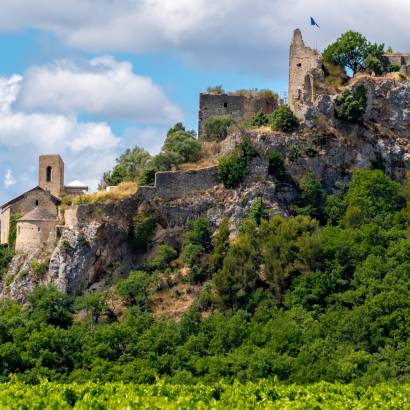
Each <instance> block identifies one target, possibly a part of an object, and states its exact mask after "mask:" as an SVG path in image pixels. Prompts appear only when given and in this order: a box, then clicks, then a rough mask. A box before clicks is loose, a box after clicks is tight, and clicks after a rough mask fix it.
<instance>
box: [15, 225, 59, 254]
mask: <svg viewBox="0 0 410 410" xmlns="http://www.w3.org/2000/svg"><path fill="white" fill-rule="evenodd" d="M56 224H57V222H56V221H24V222H18V223H17V238H16V252H18V253H26V252H32V251H35V250H38V249H39V248H41V246H42V245H44V244H45V243H46V242H47V241H48V239H49V237H50V232H51V231H52V230H53V229H54V228H55V226H56Z"/></svg>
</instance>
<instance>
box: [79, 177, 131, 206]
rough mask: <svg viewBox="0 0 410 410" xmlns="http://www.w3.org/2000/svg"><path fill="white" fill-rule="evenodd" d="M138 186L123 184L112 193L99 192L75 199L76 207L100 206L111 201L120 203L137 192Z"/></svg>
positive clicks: (128, 183)
mask: <svg viewBox="0 0 410 410" xmlns="http://www.w3.org/2000/svg"><path fill="white" fill-rule="evenodd" d="M137 189H138V184H136V183H135V182H121V183H120V184H119V185H118V186H116V187H115V188H114V189H113V190H112V191H110V192H106V191H97V192H95V193H92V194H87V195H80V196H78V197H74V198H73V203H74V204H75V205H81V204H99V203H104V202H107V201H109V200H113V201H118V200H121V199H125V198H129V197H130V196H132V195H134V194H135V193H136V192H137Z"/></svg>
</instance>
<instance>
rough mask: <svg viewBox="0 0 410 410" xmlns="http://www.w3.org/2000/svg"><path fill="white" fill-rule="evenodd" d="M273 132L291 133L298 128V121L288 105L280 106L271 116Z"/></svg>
mask: <svg viewBox="0 0 410 410" xmlns="http://www.w3.org/2000/svg"><path fill="white" fill-rule="evenodd" d="M270 122H271V127H272V130H273V131H283V132H292V131H294V130H295V129H296V128H297V126H298V120H297V119H296V117H295V116H294V114H293V112H292V110H291V109H290V108H289V106H288V105H285V104H284V105H280V106H279V107H278V108H276V110H275V111H273V113H272V115H271V119H270Z"/></svg>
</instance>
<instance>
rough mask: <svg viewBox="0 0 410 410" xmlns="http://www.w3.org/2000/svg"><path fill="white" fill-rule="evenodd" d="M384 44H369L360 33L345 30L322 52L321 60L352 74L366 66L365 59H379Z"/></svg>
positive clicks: (381, 55)
mask: <svg viewBox="0 0 410 410" xmlns="http://www.w3.org/2000/svg"><path fill="white" fill-rule="evenodd" d="M383 52H384V44H380V45H378V44H371V43H369V42H368V41H367V40H366V37H364V36H363V35H362V34H360V33H357V32H354V31H347V32H346V33H344V34H342V35H341V36H340V37H339V38H338V39H337V40H336V41H335V42H334V43H332V44H330V45H329V46H328V47H327V48H326V49H325V50H324V52H323V60H324V61H325V62H326V63H330V64H339V65H341V66H342V67H347V68H348V69H350V70H352V72H353V75H354V74H356V73H357V72H358V71H364V70H365V68H366V64H365V60H366V58H367V57H369V56H372V57H374V58H376V59H378V60H379V61H381V59H382V57H383Z"/></svg>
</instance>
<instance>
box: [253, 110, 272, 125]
mask: <svg viewBox="0 0 410 410" xmlns="http://www.w3.org/2000/svg"><path fill="white" fill-rule="evenodd" d="M268 124H269V116H268V115H266V114H265V113H264V112H263V111H258V112H257V113H256V114H255V115H254V116H253V117H252V118H251V119H250V120H249V122H248V125H249V126H250V127H255V128H257V127H263V126H265V125H268Z"/></svg>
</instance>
